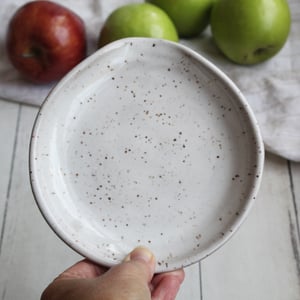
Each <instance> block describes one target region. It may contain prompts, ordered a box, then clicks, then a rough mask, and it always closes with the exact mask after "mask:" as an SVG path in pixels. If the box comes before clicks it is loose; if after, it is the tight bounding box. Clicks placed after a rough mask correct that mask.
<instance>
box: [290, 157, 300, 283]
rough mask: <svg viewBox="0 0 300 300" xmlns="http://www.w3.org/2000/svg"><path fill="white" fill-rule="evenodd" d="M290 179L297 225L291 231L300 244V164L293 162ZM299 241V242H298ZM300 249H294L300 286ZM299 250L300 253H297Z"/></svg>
mask: <svg viewBox="0 0 300 300" xmlns="http://www.w3.org/2000/svg"><path fill="white" fill-rule="evenodd" d="M289 167H290V177H291V190H292V197H293V204H294V210H295V218H296V224H295V226H294V227H292V228H291V229H292V230H293V231H294V236H295V241H294V243H295V244H297V242H298V245H299V244H300V163H295V162H291V163H289ZM296 239H297V241H296ZM299 248H300V247H298V248H296V247H294V256H295V257H296V258H297V260H296V265H297V269H298V276H299V284H300V249H299ZM297 250H298V251H297Z"/></svg>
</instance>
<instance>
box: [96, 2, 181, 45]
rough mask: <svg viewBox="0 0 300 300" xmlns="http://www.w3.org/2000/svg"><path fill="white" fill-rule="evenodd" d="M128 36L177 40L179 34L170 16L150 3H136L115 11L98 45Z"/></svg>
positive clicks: (105, 26) (103, 29) (104, 27)
mask: <svg viewBox="0 0 300 300" xmlns="http://www.w3.org/2000/svg"><path fill="white" fill-rule="evenodd" d="M126 37H152V38H161V39H166V40H170V41H174V42H177V41H178V34H177V30H176V28H175V25H174V23H173V22H172V20H171V19H170V17H169V16H168V15H167V14H166V13H165V12H164V11H163V10H162V9H160V8H159V7H157V6H155V5H152V4H150V3H134V4H128V5H124V6H121V7H119V8H117V9H116V10H115V11H113V12H112V13H111V14H110V15H109V17H108V18H107V20H106V21H105V23H104V26H103V27H102V30H101V32H100V36H99V41H98V46H99V47H102V46H104V45H106V44H108V43H110V42H113V41H115V40H118V39H121V38H126Z"/></svg>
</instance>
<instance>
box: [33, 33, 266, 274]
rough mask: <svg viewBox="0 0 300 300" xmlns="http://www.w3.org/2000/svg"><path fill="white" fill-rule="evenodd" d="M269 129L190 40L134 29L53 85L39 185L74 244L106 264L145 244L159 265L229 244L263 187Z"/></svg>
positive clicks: (58, 227) (38, 128) (41, 135)
mask: <svg viewBox="0 0 300 300" xmlns="http://www.w3.org/2000/svg"><path fill="white" fill-rule="evenodd" d="M263 160H264V151H263V144H262V140H261V137H260V133H259V129H258V126H257V124H256V121H255V119H254V117H253V113H252V112H251V110H250V108H249V106H248V104H247V102H246V101H245V99H244V97H243V96H242V94H241V92H240V91H239V90H238V89H237V87H236V86H235V85H234V84H233V83H232V82H231V81H230V80H229V79H228V78H227V77H226V76H225V75H224V74H223V73H222V72H221V71H220V70H218V69H217V68H216V67H215V66H214V65H212V64H211V63H209V62H208V61H207V60H205V59H204V58H202V57H201V56H200V55H198V54H197V53H195V52H193V51H192V50H190V49H188V48H187V47H184V46H182V45H180V44H175V43H171V42H167V41H163V40H155V39H143V38H133V39H124V40H120V41H117V42H114V43H112V44H110V45H108V46H106V47H104V48H102V49H101V50H99V51H98V52H96V53H95V54H93V55H92V56H90V57H89V58H87V59H86V60H85V61H84V62H82V63H81V64H80V65H78V66H77V67H76V68H75V69H74V70H72V71H71V72H70V73H69V74H68V75H67V76H66V77H65V78H64V79H63V80H62V81H61V82H60V83H59V84H58V85H57V86H56V87H55V88H54V90H53V91H52V92H51V93H50V95H49V96H48V98H47V99H46V101H45V102H44V104H43V106H42V108H41V110H40V112H39V114H38V117H37V119H36V122H35V125H34V129H33V134H32V140H31V150H30V174H31V183H32V189H33V193H34V195H35V198H36V201H37V203H38V206H39V208H40V210H41V212H42V214H43V215H44V217H45V219H46V220H47V222H48V223H49V225H50V226H51V227H52V229H53V230H54V231H55V232H56V233H57V235H58V236H59V237H60V238H62V239H63V240H64V241H65V242H66V243H67V244H69V245H70V246H71V247H72V248H73V249H75V250H76V251H78V252H79V253H81V254H82V255H84V256H86V257H88V258H90V259H92V260H94V261H96V262H98V263H100V264H103V265H106V266H111V265H114V264H116V263H118V262H120V261H121V260H122V259H123V258H124V256H125V255H126V254H127V253H128V252H130V251H131V250H132V249H133V248H134V247H136V246H141V245H143V246H146V247H148V248H150V249H151V250H152V251H153V252H154V253H155V255H156V257H157V271H158V272H161V271H168V270H173V269H177V268H180V267H182V266H187V265H190V264H192V263H194V262H197V261H199V260H200V259H202V258H204V257H206V256H207V255H209V254H210V253H212V252H213V251H214V250H216V249H217V248H218V247H219V246H221V245H222V244H223V243H224V242H225V241H226V240H228V238H229V237H230V236H231V235H232V233H233V232H234V231H236V229H237V228H238V227H239V225H240V224H241V221H242V220H243V219H244V218H245V215H246V214H247V212H248V210H249V208H250V206H251V204H252V202H253V199H254V198H255V195H256V192H257V189H258V186H259V183H260V178H261V173H262V168H263Z"/></svg>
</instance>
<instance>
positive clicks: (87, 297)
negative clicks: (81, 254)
mask: <svg viewBox="0 0 300 300" xmlns="http://www.w3.org/2000/svg"><path fill="white" fill-rule="evenodd" d="M154 271H155V257H154V256H153V254H152V253H151V252H150V251H149V250H147V249H145V248H136V249H135V250H133V251H132V252H131V253H130V254H129V255H128V256H127V257H126V259H125V260H124V262H123V263H121V264H119V265H117V266H114V267H112V268H111V269H107V268H104V267H101V266H99V265H96V264H94V263H92V262H90V261H88V260H86V259H85V260H83V261H80V262H78V263H76V264H75V265H73V266H72V267H70V268H69V269H67V270H66V271H64V272H63V273H62V274H60V275H59V276H58V277H57V278H56V279H55V280H54V281H53V282H52V283H51V284H50V285H49V286H48V287H47V289H46V290H45V291H44V292H43V294H42V297H41V300H120V299H122V300H174V299H175V297H176V294H177V292H178V290H179V287H180V285H181V283H182V281H183V279H184V271H183V270H177V271H173V272H167V273H161V274H157V275H154Z"/></svg>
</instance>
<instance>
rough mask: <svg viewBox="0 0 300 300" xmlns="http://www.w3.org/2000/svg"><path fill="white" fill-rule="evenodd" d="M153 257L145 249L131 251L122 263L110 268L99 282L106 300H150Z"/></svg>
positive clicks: (153, 266)
mask: <svg viewBox="0 0 300 300" xmlns="http://www.w3.org/2000/svg"><path fill="white" fill-rule="evenodd" d="M154 270H155V257H154V255H153V254H152V253H151V252H150V251H149V250H148V249H146V248H143V247H139V248H136V249H135V250H133V251H132V252H131V253H130V254H129V255H128V256H127V257H126V258H125V260H124V262H123V263H121V264H119V265H117V266H115V267H113V268H111V269H110V270H109V271H108V272H107V273H105V274H104V275H103V276H102V278H101V280H102V284H104V285H106V284H105V283H107V285H106V286H107V288H108V287H109V289H108V290H107V292H108V294H107V297H108V299H131V300H135V299H138V300H148V299H151V290H150V282H151V280H152V277H153V275H154Z"/></svg>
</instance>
